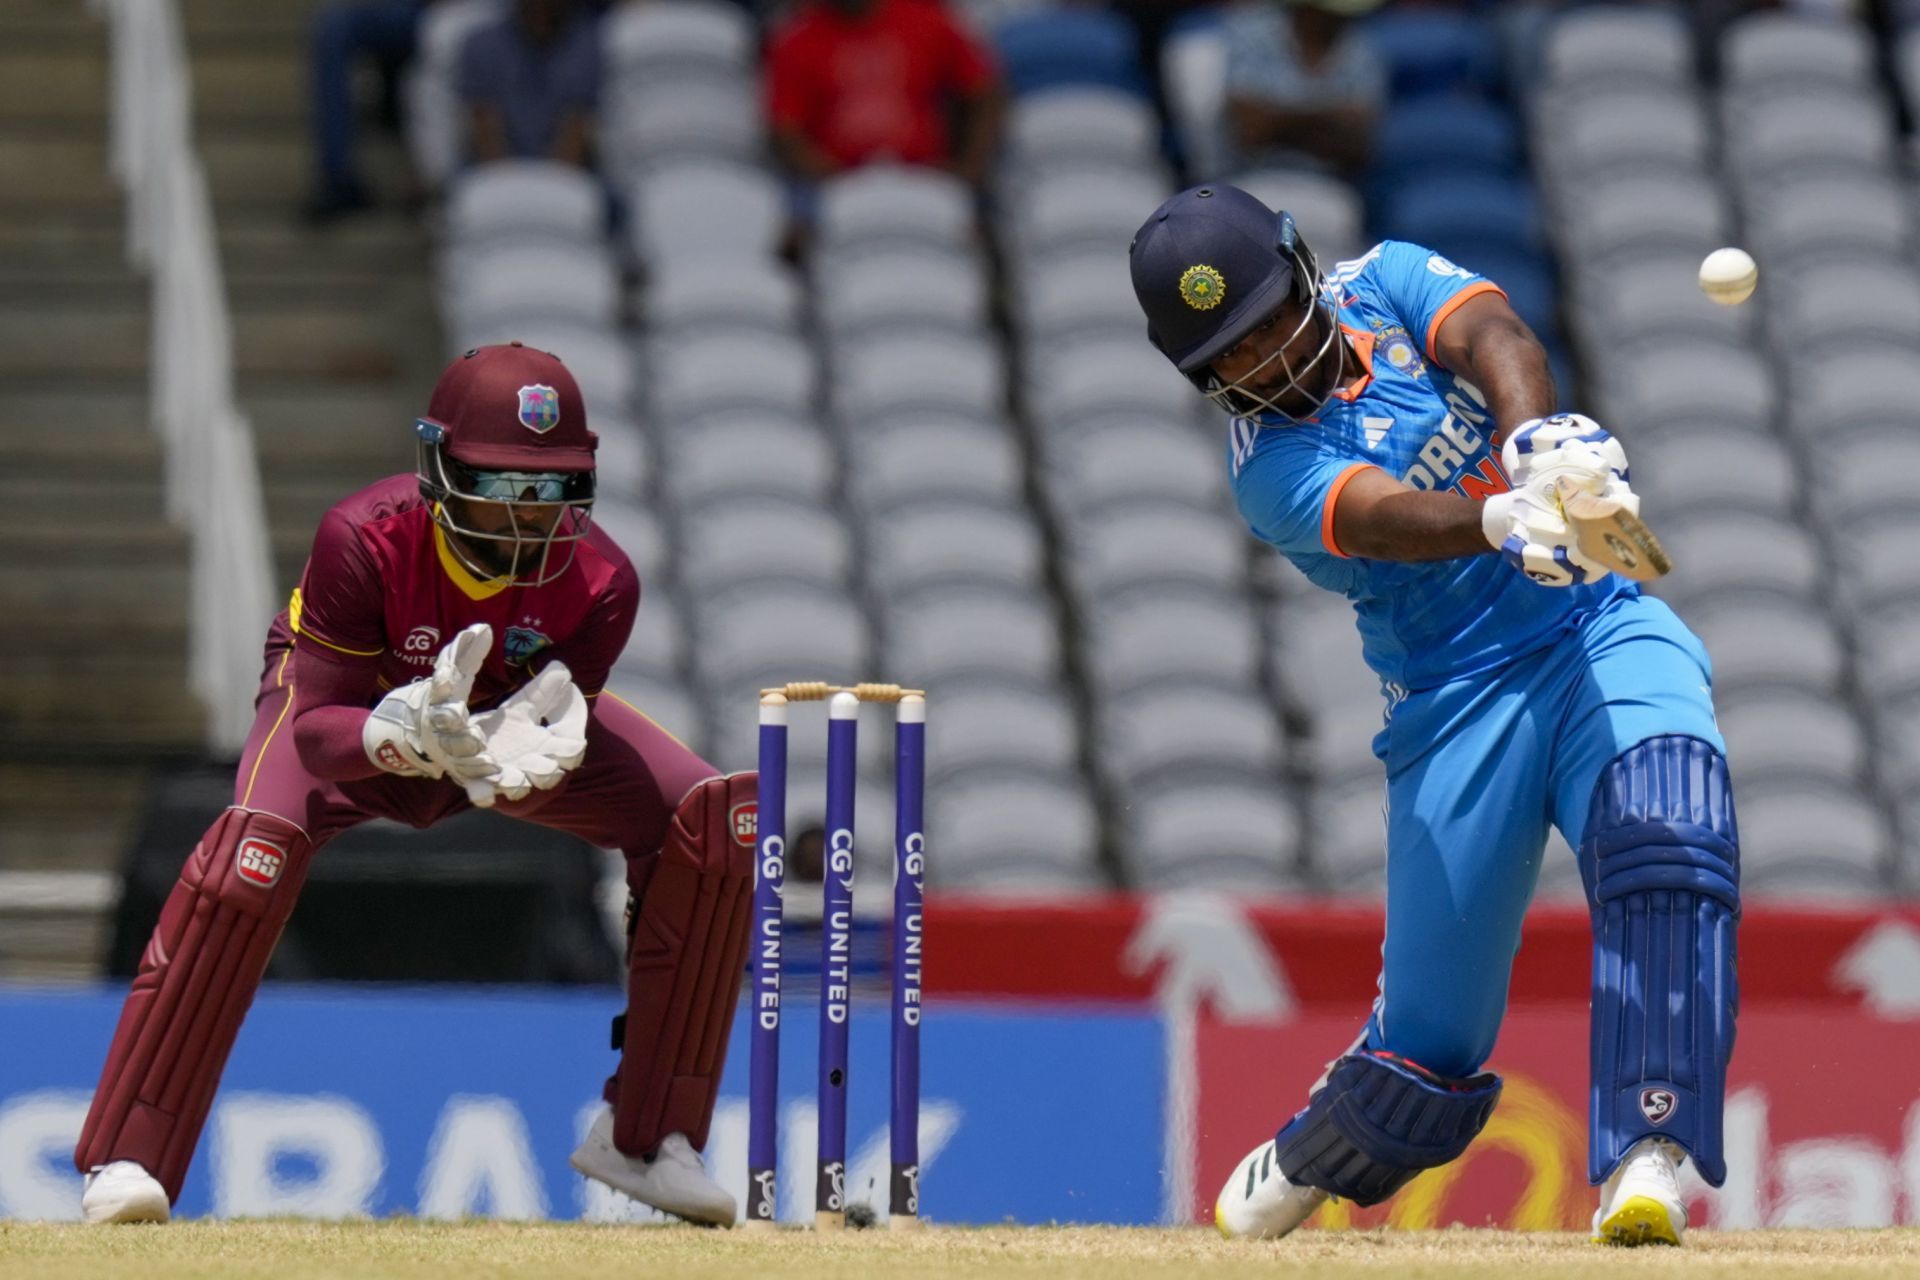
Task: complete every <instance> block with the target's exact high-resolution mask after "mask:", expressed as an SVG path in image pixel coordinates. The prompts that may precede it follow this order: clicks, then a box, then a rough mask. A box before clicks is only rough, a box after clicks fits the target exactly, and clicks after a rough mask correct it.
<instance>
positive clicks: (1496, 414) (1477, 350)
mask: <svg viewBox="0 0 1920 1280" xmlns="http://www.w3.org/2000/svg"><path fill="white" fill-rule="evenodd" d="M1466 377H1467V380H1468V381H1469V382H1471V383H1473V385H1474V386H1476V387H1479V388H1480V390H1481V391H1482V392H1483V393H1484V394H1485V395H1486V397H1487V407H1488V408H1489V409H1490V410H1492V412H1493V422H1494V427H1495V432H1496V435H1495V443H1496V444H1498V443H1504V442H1505V440H1506V438H1507V433H1508V432H1510V431H1512V430H1513V429H1514V428H1515V427H1517V426H1519V425H1520V424H1521V423H1523V422H1528V421H1530V420H1532V419H1534V418H1544V417H1546V416H1547V415H1548V414H1550V413H1553V412H1555V410H1556V408H1557V400H1558V397H1557V396H1556V395H1555V392H1554V385H1553V368H1552V366H1551V365H1549V364H1548V363H1547V350H1546V348H1545V347H1543V346H1541V345H1540V341H1539V339H1537V338H1535V337H1534V336H1533V333H1532V331H1531V330H1529V329H1528V328H1527V326H1526V325H1525V324H1523V323H1521V321H1520V320H1519V319H1517V318H1515V319H1512V320H1511V321H1509V322H1507V323H1494V324H1488V325H1484V326H1482V327H1481V328H1480V329H1478V330H1477V331H1476V332H1475V333H1474V338H1473V342H1472V344H1471V345H1470V346H1469V347H1468V348H1467V368H1466Z"/></svg>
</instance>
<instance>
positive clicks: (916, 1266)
mask: <svg viewBox="0 0 1920 1280" xmlns="http://www.w3.org/2000/svg"><path fill="white" fill-rule="evenodd" d="M1202 1274H1204V1275H1205V1276H1206V1277H1208V1280H1214V1278H1215V1277H1220V1278H1223V1280H1224V1278H1227V1277H1253V1276H1261V1277H1271V1276H1274V1275H1276V1274H1284V1276H1285V1277H1286V1280H1358V1278H1361V1277H1365V1278H1368V1280H1371V1278H1372V1277H1387V1276H1393V1277H1448V1278H1452V1277H1458V1278H1459V1280H1587V1277H1594V1278H1595V1280H1598V1278H1600V1277H1606V1278H1607V1280H1616V1278H1617V1277H1619V1276H1623V1275H1625V1276H1682V1275H1684V1276H1715V1277H1720V1276H1724V1277H1735V1276H1738V1277H1739V1278H1740V1280H1766V1278H1767V1277H1773V1276H1796V1277H1799V1276H1862V1277H1869V1276H1870V1277H1894V1276H1901V1277H1911V1276H1916V1275H1920V1229H1899V1230H1887V1231H1740V1232H1704V1231H1703V1232H1698V1233H1696V1234H1695V1235H1693V1236H1692V1237H1690V1238H1689V1239H1688V1241H1687V1244H1686V1246H1685V1247H1684V1248H1682V1249H1660V1248H1643V1249H1633V1250H1621V1249H1606V1248H1602V1247H1600V1246H1598V1245H1592V1244H1588V1243H1587V1242H1586V1240H1585V1239H1584V1238H1583V1237H1579V1236H1575V1235H1568V1234H1558V1235H1549V1234H1518V1233H1514V1232H1506V1231H1467V1230H1461V1229H1452V1230H1447V1231H1418V1232H1409V1231H1391V1230H1380V1231H1339V1232H1334V1231H1307V1232H1302V1233H1300V1234H1299V1235H1296V1236H1294V1237H1293V1238H1291V1239H1288V1240H1281V1241H1274V1242H1271V1243H1261V1244H1252V1243H1246V1242H1239V1243H1235V1242H1229V1241H1225V1240H1222V1239H1220V1237H1218V1236H1217V1235H1215V1234H1214V1233H1213V1232H1212V1231H1210V1230H1207V1229H1205V1228H1200V1227H1192V1228H1179V1229H1174V1230H1156V1229H1152V1228H1113V1227H1054V1228H1029V1227H995V1228H989V1229H963V1228H947V1229H940V1228H935V1229H931V1230H927V1231H924V1232H920V1233H917V1234H911V1235H909V1234H901V1235H893V1234H889V1233H887V1232H884V1231H863V1232H846V1233H844V1234H839V1235H816V1234H813V1233H809V1232H780V1233H774V1234H761V1235H749V1234H747V1233H745V1232H740V1231H727V1232H720V1231H703V1230H698V1229H695V1228H691V1227H627V1226H582V1225H578V1224H559V1223H540V1224H532V1225H524V1226H522V1225H514V1224H510V1223H493V1222H467V1223H423V1222H413V1221H407V1220H390V1221H384V1222H359V1223H308V1222H185V1223H174V1224H172V1225H169V1226H165V1227H116V1228H104V1229H103V1228H87V1227H81V1226H70V1225H57V1226H56V1225H42V1224H35V1223H4V1222H0V1277H5V1278H6V1280H78V1278H79V1277H86V1278H87V1280H117V1278H119V1277H126V1278H127V1280H203V1278H208V1280H228V1278H229V1277H233V1278H240V1277H245V1278H248V1280H252V1278H255V1277H257V1278H258V1280H369V1278H373V1277H394V1278H395V1280H506V1278H508V1277H513V1278H514V1280H519V1278H520V1277H527V1278H528V1280H533V1278H536V1277H537V1278H538V1280H576V1278H584V1277H589V1276H591V1277H595V1278H596V1280H598V1278H601V1277H608V1276H623V1275H642V1276H655V1277H662V1278H663V1280H664V1278H665V1277H673V1278H674V1280H680V1278H681V1277H687V1278H689V1280H699V1278H704V1277H722V1276H724V1277H729V1278H730V1280H732V1278H736V1277H749V1278H751V1280H811V1278H812V1277H822V1278H823V1280H824V1278H826V1277H832V1278H833V1280H843V1278H845V1277H853V1276H857V1277H860V1278H861V1280H891V1278H892V1277H940V1278H941V1280H945V1278H947V1277H966V1276H988V1275H1009V1276H1028V1277H1045V1278H1047V1280H1054V1278H1055V1277H1058V1278H1059V1280H1131V1278H1132V1277H1136V1276H1138V1277H1145V1276H1154V1277H1160V1276H1168V1275H1182V1276H1185V1275H1202Z"/></svg>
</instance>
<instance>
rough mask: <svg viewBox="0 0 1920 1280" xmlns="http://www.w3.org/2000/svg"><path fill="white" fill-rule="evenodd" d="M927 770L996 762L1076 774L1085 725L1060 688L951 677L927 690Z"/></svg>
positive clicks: (943, 771)
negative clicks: (951, 678) (1081, 733)
mask: <svg viewBox="0 0 1920 1280" xmlns="http://www.w3.org/2000/svg"><path fill="white" fill-rule="evenodd" d="M927 706H928V713H927V770H928V776H929V778H930V779H933V780H934V782H933V783H930V785H935V784H937V782H938V781H939V780H940V779H941V778H942V777H944V776H945V775H947V774H950V773H955V772H961V771H965V770H970V769H982V768H989V767H994V766H999V767H1019V768H1024V769H1033V770H1036V771H1041V772H1055V773H1059V772H1066V773H1071V772H1073V771H1075V770H1077V769H1078V768H1079V767H1080V728H1079V721H1078V719H1077V718H1076V716H1075V714H1074V710H1073V707H1072V705H1071V704H1070V703H1069V702H1068V700H1067V698H1066V696H1065V695H1064V694H1063V693H1062V692H1061V691H1060V690H1059V689H1057V688H1055V687H1053V686H1050V685H1045V684H1037V683H1027V682H1024V681H1017V680H1016V681H1009V680H994V679H984V680H981V679H973V680H968V679H960V680H946V681H942V682H941V683H939V684H938V685H935V686H934V687H932V688H931V689H929V691H928V702H927Z"/></svg>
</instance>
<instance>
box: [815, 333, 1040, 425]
mask: <svg viewBox="0 0 1920 1280" xmlns="http://www.w3.org/2000/svg"><path fill="white" fill-rule="evenodd" d="M833 372H834V379H833V384H832V385H833V396H834V407H835V410H836V411H837V412H838V414H839V416H840V419H841V421H842V422H846V423H855V422H859V421H862V420H870V419H879V418H882V417H887V416H891V415H894V414H901V413H906V412H910V411H927V412H959V413H966V414H973V415H976V416H980V417H987V418H992V417H996V416H998V415H999V414H1000V413H1002V412H1003V411H1004V410H1005V407H1006V397H1007V388H1006V366H1005V364H1004V363H1003V362H1002V360H1001V358H1000V354H999V352H998V351H997V350H995V349H994V347H993V346H992V344H991V339H988V338H986V337H984V336H981V337H967V336H963V335H959V334H940V333H928V332H925V331H922V332H918V333H898V334H885V335H880V336H877V337H875V338H874V339H873V340H872V341H869V342H860V343H852V344H848V345H846V346H843V347H840V348H838V349H837V350H836V351H835V354H834V370H833Z"/></svg>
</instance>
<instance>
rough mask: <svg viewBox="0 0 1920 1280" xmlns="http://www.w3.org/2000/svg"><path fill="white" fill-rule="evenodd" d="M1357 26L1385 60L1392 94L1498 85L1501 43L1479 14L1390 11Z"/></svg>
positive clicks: (1485, 88) (1413, 94) (1408, 95)
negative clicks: (1361, 26)
mask: <svg viewBox="0 0 1920 1280" xmlns="http://www.w3.org/2000/svg"><path fill="white" fill-rule="evenodd" d="M1362 29H1363V30H1364V31H1365V32H1366V34H1367V39H1368V40H1369V41H1370V42H1371V43H1372V45H1373V47H1374V51H1375V52H1376V53H1378V54H1379V55H1380V59H1381V61H1383V62H1385V63H1386V64H1387V72H1388V75H1389V76H1390V77H1391V85H1392V92H1393V96H1394V97H1395V98H1411V97H1417V96H1419V95H1421V94H1428V93H1449V92H1453V91H1455V90H1463V89H1464V90H1483V91H1491V90H1494V89H1496V88H1498V87H1499V84H1500V42H1499V39H1498V37H1497V36H1496V34H1495V32H1494V30H1493V27H1492V26H1491V25H1490V24H1489V23H1488V22H1487V21H1486V20H1485V19H1484V18H1480V17H1475V16H1473V15H1470V14H1465V13H1447V12H1444V11H1436V10H1433V9H1414V10H1399V9H1390V10H1388V11H1386V12H1384V13H1381V14H1378V15H1376V16H1374V17H1372V18H1369V19H1368V20H1367V22H1366V25H1365V26H1364V27H1363V28H1362Z"/></svg>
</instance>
